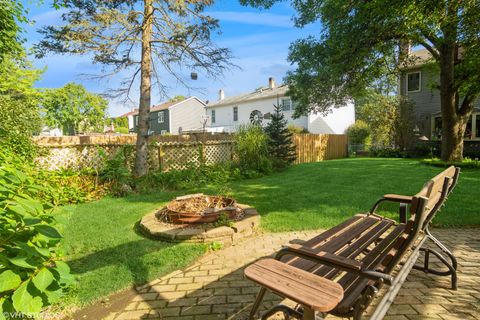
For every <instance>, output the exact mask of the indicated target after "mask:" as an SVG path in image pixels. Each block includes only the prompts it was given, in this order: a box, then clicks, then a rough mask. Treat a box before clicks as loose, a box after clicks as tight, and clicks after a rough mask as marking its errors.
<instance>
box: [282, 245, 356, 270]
mask: <svg viewBox="0 0 480 320" xmlns="http://www.w3.org/2000/svg"><path fill="white" fill-rule="evenodd" d="M281 253H282V255H285V254H293V255H296V256H304V257H309V258H311V259H313V260H318V261H321V262H326V264H330V265H334V266H338V267H342V268H344V269H350V270H355V271H360V270H361V269H362V263H360V262H358V261H357V260H353V259H348V258H344V257H340V256H337V255H334V254H332V253H329V252H325V251H320V252H316V251H315V250H313V249H311V248H308V247H303V246H301V245H298V244H291V245H289V246H286V247H284V248H283V249H282V250H281Z"/></svg>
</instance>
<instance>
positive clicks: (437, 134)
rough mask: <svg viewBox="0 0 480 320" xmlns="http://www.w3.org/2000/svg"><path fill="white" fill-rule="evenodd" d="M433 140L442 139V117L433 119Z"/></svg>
mask: <svg viewBox="0 0 480 320" xmlns="http://www.w3.org/2000/svg"><path fill="white" fill-rule="evenodd" d="M432 139H435V140H440V139H442V117H434V118H433V127H432Z"/></svg>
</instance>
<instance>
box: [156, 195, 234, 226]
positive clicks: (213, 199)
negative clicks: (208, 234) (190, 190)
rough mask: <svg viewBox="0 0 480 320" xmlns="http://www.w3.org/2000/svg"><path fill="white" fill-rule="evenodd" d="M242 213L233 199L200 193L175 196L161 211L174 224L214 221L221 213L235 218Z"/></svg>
mask: <svg viewBox="0 0 480 320" xmlns="http://www.w3.org/2000/svg"><path fill="white" fill-rule="evenodd" d="M242 213H243V210H242V209H240V208H239V207H238V206H237V204H236V202H235V200H234V199H232V198H228V197H223V196H208V195H204V194H202V193H198V194H192V195H187V196H183V197H177V198H175V199H174V200H173V201H170V202H169V203H168V204H167V206H166V207H165V208H163V210H162V211H161V214H163V215H165V219H166V221H167V222H171V223H175V224H185V223H187V224H188V223H208V222H215V221H217V220H218V218H219V217H220V215H222V214H224V215H226V216H228V218H229V219H232V220H237V219H238V218H239V217H240V216H241V215H242Z"/></svg>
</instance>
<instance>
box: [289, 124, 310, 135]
mask: <svg viewBox="0 0 480 320" xmlns="http://www.w3.org/2000/svg"><path fill="white" fill-rule="evenodd" d="M287 129H288V131H290V132H291V133H292V134H299V133H309V132H308V129H306V128H304V127H300V126H296V125H294V124H289V125H288V126H287Z"/></svg>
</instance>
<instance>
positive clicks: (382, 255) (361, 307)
mask: <svg viewBox="0 0 480 320" xmlns="http://www.w3.org/2000/svg"><path fill="white" fill-rule="evenodd" d="M458 176H459V169H456V168H454V167H450V168H448V169H446V170H445V171H443V172H442V173H440V174H439V175H437V176H436V177H434V178H433V179H431V180H429V181H428V182H427V183H426V184H425V185H424V187H423V188H422V189H421V191H420V192H418V193H417V194H416V195H414V196H400V195H395V194H387V195H385V196H384V197H382V199H380V200H379V201H377V203H375V205H374V207H373V208H372V210H371V211H370V212H369V213H366V214H358V215H356V216H354V217H352V218H350V219H348V220H347V221H345V222H343V223H341V224H339V225H337V226H335V227H333V228H331V229H329V230H327V231H325V232H323V233H322V234H320V235H318V236H316V237H314V238H312V239H310V240H308V241H306V242H305V243H303V244H302V245H298V244H291V245H288V246H286V247H284V248H283V249H282V250H281V251H280V252H278V254H277V255H276V260H273V261H277V262H276V263H273V262H272V260H271V259H267V260H260V261H257V262H256V263H254V264H253V265H251V266H249V267H247V268H246V269H245V276H246V277H247V278H249V279H251V280H252V281H255V282H256V283H258V284H260V285H261V287H262V288H261V289H260V292H259V294H258V296H257V299H256V301H255V303H254V305H253V307H252V311H251V313H250V319H254V318H255V315H256V314H257V311H258V308H259V307H260V304H261V302H262V300H263V297H264V295H265V293H266V291H267V290H272V291H273V292H275V293H276V294H278V295H280V296H282V297H286V298H290V299H291V300H293V301H296V302H297V303H298V304H299V305H300V306H299V307H298V308H290V307H287V306H284V305H278V306H276V307H274V308H272V309H270V310H269V311H267V312H266V313H265V314H264V315H263V316H262V319H267V318H268V317H270V316H271V315H273V314H274V313H277V312H279V311H281V312H283V313H284V314H285V315H286V317H287V318H289V317H294V318H303V319H314V313H315V311H319V312H322V313H330V314H333V315H337V316H341V317H352V316H353V317H354V319H361V317H362V314H363V313H364V311H365V309H366V308H367V306H368V305H369V304H370V302H371V301H372V299H373V298H374V297H375V296H376V294H377V293H378V291H379V289H380V288H381V287H382V286H383V285H384V284H387V285H389V288H388V290H387V293H386V294H385V295H384V296H383V299H382V300H381V302H380V303H379V304H378V306H377V308H376V310H375V312H374V314H373V315H372V317H371V319H382V318H383V316H384V315H385V313H386V311H387V310H388V307H389V306H390V304H391V302H392V301H393V299H394V297H395V296H396V294H397V293H398V290H399V289H400V287H401V285H402V283H403V282H404V281H405V279H406V277H407V275H408V273H409V272H410V270H411V269H412V268H418V269H421V270H423V271H425V272H432V273H435V274H439V275H451V276H452V287H454V288H456V261H455V258H454V257H453V255H452V254H451V253H450V251H448V249H447V248H446V247H445V246H443V244H441V243H440V242H439V241H438V240H437V239H435V238H434V237H433V236H432V235H431V233H430V231H429V230H428V224H429V222H430V221H431V220H432V219H433V217H434V216H435V214H436V213H437V212H438V211H439V210H440V208H441V207H442V205H443V204H444V202H445V200H446V198H447V197H448V195H449V194H450V192H451V191H452V190H453V188H454V187H455V185H456V183H457V181H458ZM386 201H387V202H392V201H393V202H397V203H400V223H397V222H396V221H394V220H392V219H388V218H385V217H382V216H380V215H378V214H377V213H376V210H377V208H378V206H379V205H380V204H381V203H383V202H386ZM407 209H408V210H407ZM408 212H409V213H410V216H408V214H407V213H408ZM427 240H431V241H433V243H435V244H436V245H437V246H438V247H439V248H440V249H441V250H442V251H443V253H446V254H447V256H449V258H450V261H448V259H447V258H445V257H444V256H443V255H442V254H441V253H439V252H436V251H434V250H431V249H426V248H424V246H423V245H424V243H425V241H427ZM420 252H424V254H425V260H426V262H425V264H424V265H423V266H415V262H416V260H417V258H418V257H419V255H420ZM430 253H433V254H434V255H436V256H437V257H439V258H440V260H441V261H442V262H444V264H445V265H447V267H449V271H448V272H445V271H437V270H434V269H431V268H430V267H429V266H428V256H429V254H430ZM262 274H263V276H262ZM285 274H288V275H291V276H290V278H285ZM294 274H298V277H295V276H293V275H294ZM306 274H310V275H311V276H313V277H317V278H318V279H322V282H320V285H323V286H327V287H329V286H330V287H331V286H333V283H336V284H338V285H339V286H340V287H341V288H342V290H343V298H341V299H340V300H339V302H338V303H337V304H335V305H332V304H331V303H330V302H332V301H334V299H333V300H332V298H331V297H329V296H326V295H325V294H323V293H322V292H323V291H322V290H321V289H319V290H318V292H317V293H316V297H317V300H316V301H312V300H308V299H307V300H306V299H305V298H304V297H303V296H304V293H308V296H315V293H314V292H313V291H312V290H313V289H312V288H311V286H310V287H309V288H306V287H305V286H304V284H302V281H300V280H297V279H298V278H301V279H307V278H306ZM308 279H309V281H310V278H308ZM312 279H316V278H312ZM311 281H312V286H313V287H314V286H315V285H316V284H315V283H316V282H315V281H314V280H311ZM327 281H328V282H327ZM335 297H337V298H338V296H335ZM323 299H325V300H327V302H329V303H327V302H325V303H324V304H323V305H322V302H321V300H323ZM319 305H321V308H320V307H319Z"/></svg>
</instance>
